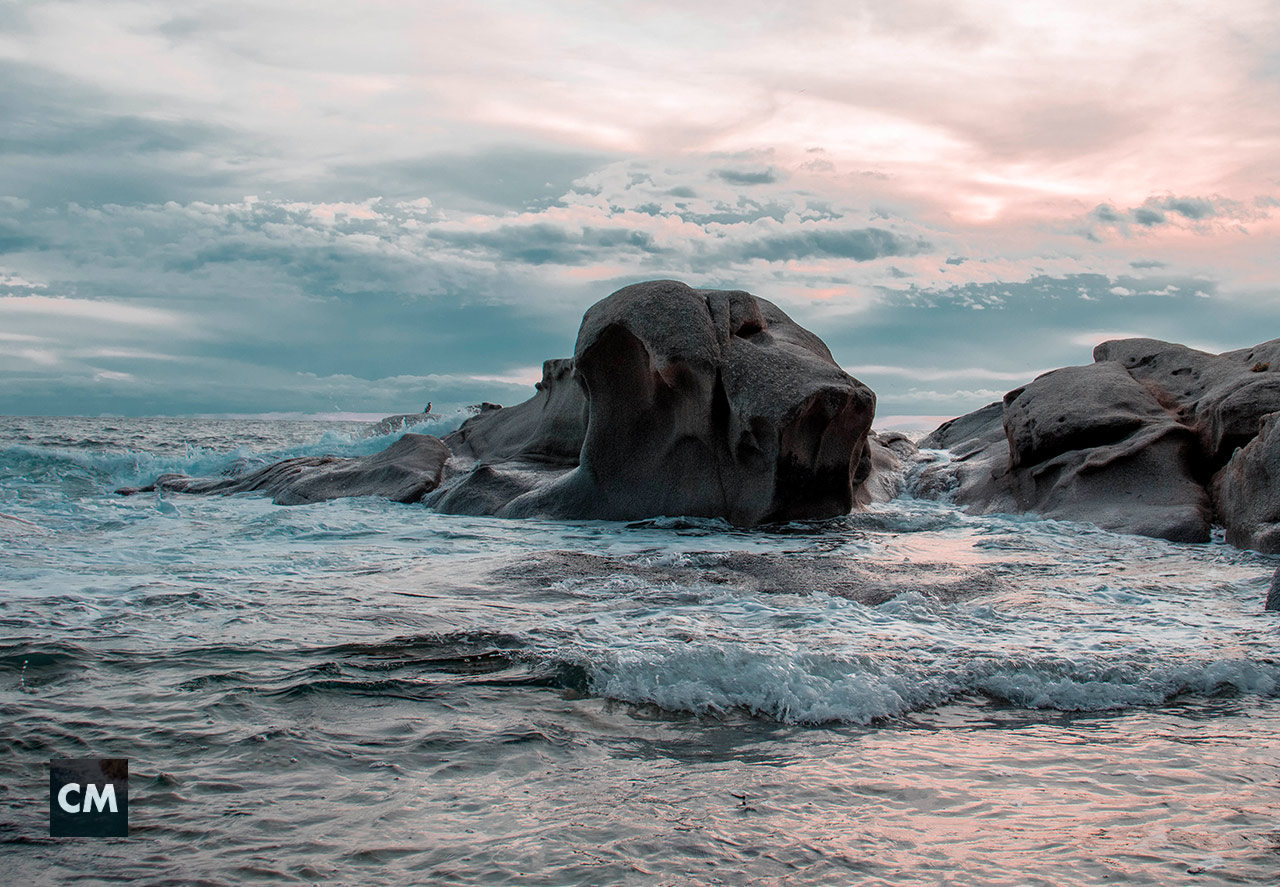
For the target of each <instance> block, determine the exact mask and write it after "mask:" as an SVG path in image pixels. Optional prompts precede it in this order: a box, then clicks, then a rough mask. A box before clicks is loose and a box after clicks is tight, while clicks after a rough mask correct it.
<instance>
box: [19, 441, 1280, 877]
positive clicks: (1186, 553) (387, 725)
mask: <svg viewBox="0 0 1280 887" xmlns="http://www.w3.org/2000/svg"><path fill="white" fill-rule="evenodd" d="M456 421H457V417H454V418H451V419H448V420H442V421H440V422H437V423H434V424H433V425H429V426H424V427H421V428H419V429H417V430H425V431H428V432H435V433H443V432H444V431H445V430H448V428H450V427H452V426H453V425H455V424H456ZM364 432H365V426H359V425H353V424H351V425H344V424H338V423H326V424H322V423H304V422H279V421H276V422H267V421H250V420H160V419H95V420H87V419H15V418H0V551H2V552H3V556H2V558H0V725H3V735H4V739H5V741H4V743H2V744H0V802H2V803H3V808H2V809H3V810H4V816H3V818H0V846H2V847H3V855H4V862H5V866H6V868H8V869H9V870H10V873H11V874H12V873H16V876H15V880H14V883H31V884H44V883H50V884H53V883H57V884H61V883H76V882H84V883H104V882H120V881H125V882H127V881H137V882H139V883H148V884H163V883H174V884H178V883H207V884H237V883H245V882H257V881H274V882H280V883H327V882H332V883H343V884H381V883H392V884H401V883H402V884H426V883H431V884H437V883H439V884H453V883H457V884H490V883H521V884H548V885H556V884H619V883H635V884H705V883H724V884H750V883H761V884H771V883H788V884H886V885H888V884H894V885H897V884H957V885H986V884H992V885H994V884H1009V885H1021V884H1054V885H1062V884H1098V883H1102V882H1114V883H1130V884H1161V885H1163V884H1170V883H1197V884H1211V883H1234V884H1260V883H1275V882H1276V881H1277V879H1280V660H1278V659H1277V655H1276V654H1277V646H1278V641H1280V618H1277V615H1276V614H1270V613H1264V612H1263V611H1262V600H1263V598H1264V596H1265V589H1266V586H1267V583H1268V582H1269V579H1270V575H1271V573H1272V572H1273V571H1274V569H1275V565H1276V564H1275V561H1274V559H1272V558H1268V557H1265V556H1262V555H1257V554H1253V553H1249V552H1241V551H1237V550H1236V549H1233V548H1231V547H1230V546H1227V545H1225V544H1211V545H1177V544H1172V543H1165V542H1159V541H1154V540H1149V539H1140V538H1136V537H1125V536H1118V535H1114V534H1110V533H1106V532H1102V531H1099V530H1096V529H1093V528H1090V527H1087V526H1084V525H1075V524H1066V523H1059V522H1040V521H1034V520H1030V519H1025V518H1008V517H996V516H986V517H971V516H966V515H964V514H962V513H960V512H959V511H957V510H956V509H954V508H952V507H951V506H949V505H946V504H943V503H934V502H923V501H917V500H914V499H911V498H906V499H902V500H899V501H896V502H893V503H891V504H889V505H885V506H878V507H876V508H874V509H872V510H870V511H867V512H863V513H859V514H855V515H852V516H849V517H847V518H842V519H838V520H833V521H826V522H822V523H810V524H792V525H787V526H778V527H771V528H767V529H764V530H759V531H752V532H742V531H737V530H733V529H732V528H730V527H728V526H726V525H722V524H719V523H717V522H713V521H697V520H682V519H679V518H670V519H661V520H654V521H644V522H637V523H633V524H620V523H599V522H593V523H551V522H534V521H508V520H497V519H488V518H469V517H456V516H449V515H439V514H434V513H432V512H429V511H427V510H426V509H424V508H422V507H420V506H409V505H400V504H395V503H389V502H386V501H382V500H375V499H353V500H340V501H335V502H329V503H322V504H317V505H309V506H301V507H291V508H285V507H280V506H276V505H273V504H271V502H270V501H269V500H266V499H263V498H258V497H229V498H224V497H207V498H206V497H193V496H184V495H179V494H165V495H163V496H160V495H142V496H136V497H129V498H124V497H119V496H115V495H113V493H112V490H114V489H115V488H116V487H118V486H122V485H126V484H137V483H140V482H149V481H151V480H153V479H154V477H155V476H156V475H157V474H159V473H161V472H164V471H182V472H185V473H191V474H217V473H221V472H235V471H242V470H245V469H246V468H248V467H253V466H255V465H257V464H261V463H262V462H264V461H269V460H273V459H278V458H282V457H285V456H291V455H302V454H317V453H330V452H332V453H338V454H350V455H354V454H363V453H368V452H373V451H376V450H378V449H381V448H382V447H383V446H385V445H386V444H387V443H388V442H389V440H390V439H389V438H386V437H383V438H369V437H367V436H365V433H364ZM87 756H102V757H107V756H117V757H127V758H129V759H130V761H131V775H132V778H131V783H130V797H131V807H132V810H131V824H132V835H131V837H130V838H128V839H119V840H99V841H91V840H87V839H81V840H77V839H57V840H55V839H50V838H48V837H47V834H48V829H47V803H48V795H47V785H48V774H47V769H46V764H45V762H46V761H47V760H48V759H49V758H51V757H87ZM6 880H7V879H6Z"/></svg>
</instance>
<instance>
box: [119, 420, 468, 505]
mask: <svg viewBox="0 0 1280 887" xmlns="http://www.w3.org/2000/svg"><path fill="white" fill-rule="evenodd" d="M448 458H449V449H448V447H446V446H445V445H444V444H443V443H441V442H440V441H439V440H438V439H436V438H434V437H431V436H430V435H427V434H406V435H404V436H403V437H401V438H400V439H399V440H397V441H396V442H395V443H393V444H392V445H391V446H389V447H387V448H386V449H385V450H383V451H382V452H380V453H375V454H374V455H372V456H363V457H360V458H353V459H342V458H338V457H337V456H303V457H300V458H297V459H286V460H284V461H283V462H276V463H275V464H273V465H268V466H266V467H265V468H259V469H257V470H255V471H250V472H248V473H247V474H241V475H238V476H236V477H220V478H194V477H187V476H185V475H181V474H162V475H160V477H159V478H157V479H156V482H155V483H154V484H151V485H150V486H146V487H125V488H123V489H121V490H117V492H119V493H122V494H125V495H129V494H131V493H145V492H154V491H155V490H172V491H174V492H178V493H222V494H225V495H230V494H232V493H249V492H257V493H266V494H269V495H270V496H271V497H272V499H273V500H274V501H275V502H276V504H278V505H305V504H307V503H310V502H321V501H324V500H326V499H340V498H343V497H347V496H384V497H386V498H387V499H393V500H395V501H396V502H417V501H418V500H420V499H421V498H422V497H423V496H424V495H426V494H427V493H429V492H431V491H432V490H434V489H435V488H436V486H437V485H439V483H440V477H441V472H442V470H443V467H444V464H445V461H446V460H447V459H448Z"/></svg>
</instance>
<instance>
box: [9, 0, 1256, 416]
mask: <svg viewBox="0 0 1280 887" xmlns="http://www.w3.org/2000/svg"><path fill="white" fill-rule="evenodd" d="M1265 7H1266V4H1262V5H1259V4H1255V3H1250V2H1244V0H1241V2H1234V0H1224V2H1223V3H1220V4H1218V5H1217V6H1215V13H1214V15H1213V16H1209V17H1206V16H1204V15H1203V14H1201V13H1200V12H1199V11H1197V10H1195V9H1191V8H1190V7H1187V8H1183V7H1173V8H1170V9H1166V10H1162V13H1161V15H1160V16H1151V15H1150V13H1149V10H1148V9H1147V8H1146V7H1145V6H1144V5H1142V4H1130V3H1125V2H1121V3H1115V2H1101V0H1098V2H1095V0H1084V2H1083V4H1076V5H1074V6H1071V7H1070V8H1065V7H1064V8H1062V9H1057V10H1055V11H1054V13H1053V14H1052V15H1048V14H1046V12H1045V10H1044V9H1041V8H1039V7H1034V8H1033V7H1027V6H1026V4H1023V3H1018V2H1015V0H981V2H980V3H978V4H977V5H975V6H970V5H957V4H946V3H941V2H938V0H904V2H902V3H897V4H891V5H886V4H883V3H872V2H869V0H867V2H863V0H857V2H854V3H853V4H852V5H851V4H849V3H835V2H834V0H812V2H800V3H796V4H792V5H791V6H789V7H788V8H787V9H786V11H785V14H784V13H782V12H779V9H778V7H776V5H773V4H768V3H764V2H763V0H745V3H738V4H730V3H728V2H727V0H725V2H721V0H713V2H711V3H708V4H701V5H699V4H693V5H690V4H675V3H669V2H666V0H658V2H654V3H648V4H646V5H645V6H644V9H643V10H642V12H643V13H644V14H640V15H637V14H635V13H634V11H631V10H623V9H621V8H618V9H615V8H612V7H601V8H600V9H597V10H594V11H593V12H592V14H591V15H583V14H582V12H581V9H579V8H578V7H577V6H576V5H574V4H571V3H568V2H567V0H540V2H538V3H535V4H522V5H519V6H502V7H496V6H495V7H492V8H491V7H476V8H470V7H468V8H465V9H464V8H462V7H456V6H449V5H444V6H438V7H432V8H431V9H426V8H424V7H418V6H414V5H412V4H408V5H405V4H401V5H394V4H392V5H388V6H385V7H380V9H379V13H378V15H369V14H368V11H367V10H365V9H362V8H359V7H357V6H353V5H351V4H339V3H333V2H328V0H314V2H301V0H279V2H273V3H271V4H267V5H262V4H256V5H252V4H247V3H243V2H242V0H228V2H226V3H221V4H216V5H214V6H191V7H184V8H183V9H182V10H181V11H180V12H177V13H175V12H174V11H173V10H172V9H169V8H167V7H165V6H163V5H158V4H149V3H132V2H117V0H103V2H101V3H95V4H34V5H22V6H19V7H14V8H12V9H6V10H4V11H2V12H0V58H4V59H5V61H3V62H0V115H2V116H3V119H4V120H5V122H6V126H5V128H4V131H3V133H0V195H6V196H3V197H0V262H2V263H3V268H0V298H5V299H17V300H26V301H24V302H23V310H17V309H11V308H10V309H0V317H2V318H3V325H4V327H5V336H6V338H4V339H3V340H0V341H3V342H4V343H5V345H6V346H7V348H8V350H7V352H6V353H7V354H8V355H9V356H10V357H12V355H13V354H15V353H16V351H17V350H18V348H22V349H24V350H26V351H29V352H30V353H29V354H28V355H27V359H26V361H25V363H24V362H23V360H22V359H16V363H14V364H12V365H11V364H5V367H6V368H5V370H4V375H0V383H3V391H4V392H6V393H4V394H3V395H0V410H18V409H21V410H31V409H37V410H39V411H48V410H70V409H75V410H80V411H118V410H117V408H116V407H115V406H113V404H116V405H120V406H119V410H123V409H124V405H126V404H127V405H131V406H129V407H128V408H129V409H138V410H147V409H151V410H160V409H163V410H165V411H169V412H182V411H186V410H191V409H196V408H197V407H199V408H200V409H201V410H204V411H210V410H211V411H220V412H227V411H236V410H239V409H244V408H247V405H253V407H254V408H255V409H284V410H289V409H292V408H293V407H294V406H295V402H302V401H307V402H308V403H312V404H313V405H315V404H319V405H320V407H322V408H323V409H326V410H331V409H332V407H333V404H332V403H327V402H326V403H321V401H325V400H326V399H328V400H333V399H337V400H339V401H342V402H343V403H344V404H347V401H350V404H347V405H349V406H352V408H356V407H359V406H361V405H368V404H372V403H380V404H386V405H387V406H390V405H392V404H398V403H399V393H398V389H397V387H396V383H392V382H384V381H382V380H388V379H397V378H401V377H404V378H406V379H407V378H408V377H410V376H412V377H413V378H414V379H425V378H427V377H429V376H430V377H434V378H435V379H436V381H437V382H438V383H439V384H440V385H446V382H444V381H441V380H443V379H445V377H449V378H450V379H451V380H452V381H449V382H448V383H447V384H448V385H453V386H455V389H456V396H457V397H459V398H464V397H476V398H479V399H490V400H494V399H500V398H501V397H506V396H507V395H508V394H509V393H510V389H504V388H501V387H494V388H491V389H488V394H485V393H484V391H485V390H486V389H485V388H484V386H501V385H504V384H507V383H506V382H504V381H503V380H504V379H510V378H515V377H516V376H519V375H520V374H521V373H523V372H525V371H526V370H527V369H528V368H529V367H536V366H537V365H538V364H539V362H540V361H541V360H542V359H544V358H546V357H550V356H556V355H564V354H567V353H570V352H571V350H572V346H573V336H574V332H575V330H576V329H577V325H578V321H579V318H580V316H581V312H582V310H583V309H584V308H585V307H586V306H587V305H589V304H590V303H591V302H593V301H594V300H596V299H598V298H600V297H601V296H603V295H605V294H607V293H608V292H609V291H610V290H612V289H613V288H616V287H617V286H620V285H623V284H626V283H630V282H633V281H635V280H641V279H646V278H652V277H679V278H682V279H686V280H688V281H689V282H690V283H693V284H695V285H699V286H724V287H733V288H746V289H749V290H752V291H754V292H758V293H759V294H760V295H762V296H765V297H766V298H770V299H772V300H774V301H777V302H778V303H779V304H780V305H782V306H783V307H784V308H785V309H786V310H787V311H788V312H790V313H792V314H794V315H795V316H796V317H797V318H798V319H799V320H801V322H803V323H805V324H806V325H808V326H810V327H811V328H813V329H814V330H815V332H818V333H819V334H820V335H822V336H823V338H824V339H826V340H827V341H828V342H829V344H831V345H832V347H833V349H834V350H836V351H837V352H838V356H839V357H840V359H841V360H842V361H843V362H845V363H847V364H848V365H850V366H855V367H875V368H878V369H877V371H876V374H875V375H876V386H877V390H879V391H880V392H881V395H882V405H883V408H884V409H898V410H899V411H900V412H901V411H917V410H925V409H928V410H933V411H934V413H935V414H943V413H946V412H951V411H952V410H959V409H961V408H963V407H965V406H966V403H965V402H964V398H965V397H966V396H968V395H963V394H960V392H969V393H970V394H971V395H972V394H975V393H977V392H982V391H986V390H988V389H990V388H991V387H992V385H993V384H994V383H996V382H1000V383H1003V382H1010V381H1013V380H1011V379H1010V378H1009V377H1010V376H1013V375H1016V374H1018V373H1021V372H1023V371H1024V370H1025V368H1027V367H1039V366H1049V365H1056V364H1058V363H1063V362H1072V361H1076V360H1079V359H1080V354H1079V346H1077V345H1074V344H1072V342H1071V337H1072V336H1079V335H1083V334H1085V333H1088V332H1089V331H1091V330H1099V329H1135V330H1141V331H1143V332H1145V333H1147V334H1150V335H1159V336H1164V337H1172V338H1183V339H1185V338H1188V337H1190V336H1193V335H1194V336H1196V337H1199V336H1201V335H1203V336H1204V337H1206V338H1209V339H1213V340H1215V341H1224V342H1238V343H1239V344H1249V343H1246V342H1243V341H1240V338H1241V337H1242V336H1245V335H1249V331H1250V330H1266V329H1272V328H1277V324H1278V323H1280V307H1277V306H1280V299H1277V298H1276V296H1277V290H1276V281H1277V280H1280V254H1277V253H1276V251H1275V249H1274V243H1275V242H1276V237H1277V236H1280V214H1278V213H1276V212H1275V209H1276V207H1277V206H1280V194H1277V190H1276V189H1277V182H1276V180H1275V164H1274V157H1275V156H1276V155H1277V152H1280V133H1277V130H1276V129H1275V125H1274V113H1273V110H1274V108H1275V107H1276V101H1277V88H1278V87H1277V80H1276V78H1275V77H1274V76H1272V75H1273V74H1274V67H1275V66H1274V58H1272V56H1273V55H1274V47H1275V46H1276V45H1277V42H1278V41H1280V26H1278V25H1277V20H1276V18H1275V16H1274V15H1272V14H1271V12H1270V10H1269V9H1268V8H1265ZM280 34H289V35H290V39H288V40H281V39H280V38H279V35H280ZM620 34H625V39H620V38H619V35H620ZM1153 70H1158V71H1159V72H1160V76H1159V77H1152V76H1150V72H1151V71H1153ZM1117 83H1123V84H1125V85H1126V87H1125V89H1123V90H1118V89H1116V88H1115V84H1117ZM247 195H257V197H256V198H254V197H249V196H247ZM1091 208H1092V209H1091ZM1081 237H1084V238H1087V239H1088V241H1089V242H1088V244H1087V249H1083V248H1082V242H1081V239H1080V238H1081ZM32 299H45V300H51V301H50V302H40V301H31V300H32ZM54 302H56V303H57V307H56V308H49V307H48V306H49V305H50V304H52V303H54ZM6 304H7V303H6ZM40 306H44V307H43V308H42V310H39V311H37V310H35V309H36V308H37V307H40ZM86 306H87V307H86ZM104 306H114V307H111V308H107V307H104ZM117 309H118V310H117ZM104 311H109V312H111V317H114V318H115V319H114V320H107V319H104V316H102V312H104ZM94 312H98V314H96V315H95V314H94ZM137 312H142V313H141V314H139V313H137ZM147 312H152V313H151V314H148V313H147ZM155 312H159V314H156V313H155ZM160 316H164V317H166V318H169V319H170V321H171V322H167V323H166V324H159V323H142V322H123V321H122V320H121V319H120V318H124V317H130V318H133V319H134V320H135V321H136V320H137V319H138V318H141V317H151V318H153V319H154V318H157V317H160ZM160 356H167V357H172V358H173V359H171V360H170V359H162V358H161V357H160ZM888 368H898V369H912V368H919V369H918V370H917V372H916V378H913V377H912V376H911V375H910V374H906V373H900V372H891V371H890V370H889V369H888ZM951 368H955V369H954V370H953V369H951ZM299 373H302V374H304V375H301V376H300V375H298V374H299ZM104 374H119V376H118V377H116V376H110V375H104ZM306 374H310V375H306ZM930 374H933V375H934V376H935V378H932V379H931V378H928V377H929V375H930ZM939 374H942V375H939ZM947 374H954V375H947ZM454 377H457V378H454ZM464 377H465V378H464ZM213 378H218V379H219V380H221V381H219V382H218V383H217V384H212V383H211V382H210V381H209V380H210V379H213ZM934 381H937V382H945V383H946V384H938V385H933V384H930V383H931V382H934ZM403 384H405V385H407V386H412V385H425V384H428V383H422V382H408V381H405V382H404V383H403ZM949 388H954V391H951V392H949V391H948V390H944V389H949ZM935 389H936V390H935ZM913 391H914V392H915V393H914V394H912V393H911V392H913ZM37 392H43V393H44V394H43V395H41V396H43V397H45V400H43V401H39V400H33V399H32V398H36V397H37V396H38V395H37ZM361 392H364V393H363V394H362V393H361ZM413 392H414V393H413V397H414V398H416V397H417V395H418V394H419V393H421V392H420V391H418V390H417V389H413ZM437 394H438V393H437ZM908 395H910V398H908ZM935 395H936V398H937V399H936V401H935V402H933V403H932V404H930V403H928V402H926V401H927V398H928V397H933V396H935ZM450 396H453V395H450ZM899 396H901V398H903V400H902V403H901V404H899V407H893V406H892V404H893V402H894V399H895V398H897V397H899ZM436 400H437V401H440V400H441V398H440V397H439V396H437V397H436ZM40 404H43V406H40ZM410 406H413V405H412V404H410Z"/></svg>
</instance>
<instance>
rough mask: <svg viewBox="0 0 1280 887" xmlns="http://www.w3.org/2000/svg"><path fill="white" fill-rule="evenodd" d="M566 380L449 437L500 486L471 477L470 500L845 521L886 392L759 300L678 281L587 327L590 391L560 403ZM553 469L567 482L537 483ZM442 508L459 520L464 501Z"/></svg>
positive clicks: (585, 379) (630, 298)
mask: <svg viewBox="0 0 1280 887" xmlns="http://www.w3.org/2000/svg"><path fill="white" fill-rule="evenodd" d="M567 375H568V367H567V366H566V365H564V364H558V365H556V372H555V373H554V374H553V376H554V378H552V379H550V381H551V384H550V385H549V386H546V388H545V389H544V390H540V391H539V392H538V394H536V395H535V396H534V398H533V400H532V401H530V402H528V403H526V404H522V405H521V406H519V407H513V408H510V409H509V410H502V411H499V412H495V413H494V414H492V415H491V416H488V417H477V419H476V420H472V422H475V423H476V424H475V425H473V426H472V427H470V428H468V427H467V426H466V425H464V426H463V428H461V429H459V432H458V433H457V434H456V435H451V436H450V438H449V439H448V442H449V443H450V445H451V446H454V447H455V448H456V449H455V452H458V453H459V454H460V455H462V456H464V457H467V458H474V459H476V460H477V461H478V462H479V463H481V464H480V465H479V466H478V468H483V469H484V471H485V478H486V479H485V480H484V481H483V482H482V483H479V484H477V483H476V482H474V481H465V482H464V481H460V482H459V486H460V488H465V487H463V486H462V485H463V484H464V483H466V484H467V485H468V486H474V487H476V488H477V489H475V490H471V491H470V492H469V493H468V495H466V496H465V497H464V498H463V501H462V502H461V503H458V504H460V505H461V506H462V507H465V508H466V509H468V510H470V509H472V508H474V507H475V505H476V502H477V499H486V500H487V501H488V506H487V507H492V506H493V505H494V504H495V502H494V500H493V498H492V497H493V493H494V490H496V489H498V488H502V489H506V490H508V491H511V492H518V491H520V490H521V489H522V488H523V489H524V492H519V494H518V495H516V496H514V497H513V498H511V499H510V500H509V501H508V502H506V503H505V504H503V505H501V506H500V507H498V508H497V509H496V513H498V514H500V515H508V516H545V517H559V518H576V519H607V520H626V519H633V518H640V517H652V516H656V515H664V514H666V515H677V514H679V515H690V516H703V517H723V518H726V519H727V520H729V521H731V522H732V523H734V524H738V525H744V526H750V525H754V524H759V523H764V522H770V521H781V520H792V519H804V518H823V517H831V516H834V515H838V514H844V513H846V512H848V511H849V510H851V509H852V508H853V506H854V504H855V501H856V494H857V491H858V489H859V488H860V486H861V485H862V483H863V481H865V480H866V478H867V476H868V475H869V473H870V471H871V456H870V450H869V445H868V441H867V434H868V432H869V430H870V427H871V419H872V416H873V414H874V410H875V395H874V394H873V393H872V392H871V390H870V389H869V388H867V387H866V386H865V385H863V384H862V383H860V382H858V381H857V380H856V379H853V378H852V377H850V376H849V375H848V374H846V373H845V372H844V371H843V370H841V369H840V367H839V366H838V365H837V364H836V362H835V361H834V360H833V359H832V357H831V353H830V352H829V351H828V350H827V348H826V346H825V345H824V344H823V343H822V341H821V340H820V339H819V338H818V337H817V336H815V335H813V334H812V333H810V332H808V331H807V330H805V329H803V328H802V327H800V326H799V325H798V324H796V323H795V322H794V321H793V320H791V318H790V317H788V316H787V315H786V314H785V313H784V312H783V311H782V310H781V309H780V308H778V307H777V306H776V305H773V304H772V303H770V302H767V301H765V300H764V299H760V298H758V297H756V296H753V295H751V294H750V293H746V292H742V291H738V290H733V291H722V290H696V289H692V288H690V287H688V286H686V285H684V284H682V283H678V282H676V281H672V280H661V281H652V282H649V283H642V284H636V285H634V286H629V287H626V288H624V289H621V290H619V291H618V292H616V293H614V294H613V295H611V296H609V297H608V298H606V299H604V300H602V301H600V302H598V303H596V304H595V305H594V306H592V307H591V308H590V309H589V310H588V311H587V313H586V315H585V316H584V317H583V321H582V326H581V328H580V330H579V332H578V341H577V345H576V348H575V351H574V357H573V362H572V379H573V380H574V381H576V383H577V385H578V386H579V391H578V393H577V394H574V393H572V392H563V393H559V389H560V388H561V387H562V385H563V384H564V383H565V382H566V381H567V378H565V377H567ZM547 381H548V379H547V378H546V376H545V375H544V383H545V382H547ZM582 406H585V422H583V423H582V424H577V420H578V417H579V416H580V415H582V414H580V413H579V410H580V409H581V407H582ZM480 418H484V419H485V421H484V424H483V425H481V424H480V422H479V421H478V419H480ZM468 425H471V423H470V422H469V423H468ZM579 430H581V432H582V436H581V445H580V448H579V450H578V452H577V454H576V459H574V458H572V457H571V451H572V443H573V441H574V434H575V433H577V432H578V431H579ZM539 464H542V465H543V466H546V467H552V468H556V469H561V470H559V471H557V472H555V475H556V476H549V477H548V478H547V481H548V482H546V483H538V482H537V478H536V476H535V475H536V471H535V469H536V467H537V466H538V465H539ZM570 465H572V468H571V470H567V471H565V470H563V469H564V468H565V467H566V466H570ZM549 474H550V472H549ZM433 504H434V505H435V507H437V508H439V509H441V510H452V508H453V507H454V506H453V505H451V492H450V491H449V490H445V491H443V492H442V493H441V494H439V495H438V496H436V497H435V498H434V499H433Z"/></svg>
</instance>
